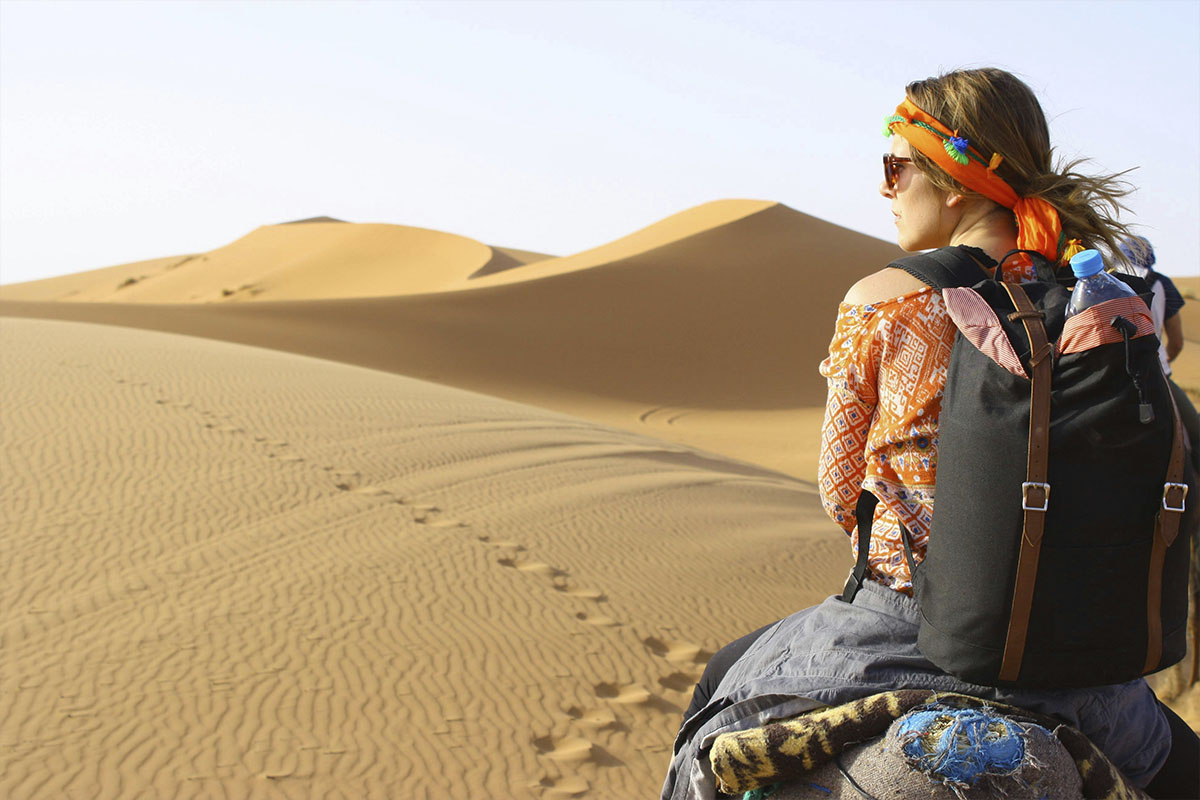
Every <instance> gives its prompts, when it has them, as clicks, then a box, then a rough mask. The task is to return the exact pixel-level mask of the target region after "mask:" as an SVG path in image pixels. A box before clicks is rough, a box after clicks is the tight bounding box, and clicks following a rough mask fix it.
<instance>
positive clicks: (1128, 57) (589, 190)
mask: <svg viewBox="0 0 1200 800" xmlns="http://www.w3.org/2000/svg"><path fill="white" fill-rule="evenodd" d="M983 65H990V66H999V67H1003V68H1006V69H1009V70H1011V71H1013V72H1015V73H1017V74H1018V75H1020V76H1021V77H1022V78H1023V79H1024V80H1025V81H1026V82H1027V83H1029V85H1030V86H1031V87H1033V89H1034V90H1035V91H1036V92H1037V93H1038V95H1039V97H1040V98H1041V100H1042V104H1043V107H1044V108H1045V109H1046V112H1047V115H1048V116H1049V118H1050V124H1051V134H1052V137H1053V139H1054V142H1055V144H1056V146H1057V148H1058V152H1059V153H1060V154H1061V155H1063V156H1068V157H1074V156H1080V155H1082V156H1088V157H1091V158H1093V159H1094V161H1095V163H1094V164H1093V169H1094V170H1098V171H1099V170H1103V171H1110V172H1111V171H1118V170H1122V169H1127V168H1130V167H1138V169H1137V170H1136V171H1135V172H1134V173H1132V175H1131V176H1130V180H1131V181H1132V182H1133V183H1134V184H1135V185H1136V186H1137V187H1138V192H1137V194H1135V195H1134V196H1133V197H1132V198H1131V199H1130V201H1129V204H1130V206H1131V209H1132V212H1133V216H1132V217H1130V219H1131V221H1133V222H1136V223H1138V224H1140V225H1142V226H1143V232H1144V233H1145V234H1146V235H1147V236H1149V237H1150V239H1151V240H1152V242H1153V243H1154V245H1155V248H1156V250H1157V252H1158V265H1159V268H1160V269H1161V270H1162V271H1164V272H1166V273H1168V274H1174V275H1193V274H1200V2H1197V0H1172V1H1170V2H978V3H972V2H964V3H953V2H922V3H915V2H911V3H905V2H818V1H817V0H812V1H811V2H786V1H785V0H776V1H775V2H758V3H755V2H736V3H735V2H721V3H702V2H673V3H659V2H649V1H648V0H646V1H636V0H628V1H626V2H580V1H579V0H574V1H572V2H566V1H565V0H564V1H562V2H548V1H547V2H505V1H504V0H488V2H480V3H477V2H465V1H464V2H385V1H383V0H377V1H376V2H352V1H351V0H342V1H341V2H292V1H290V0H275V1H274V2H234V1H233V0H206V1H205V2H183V0H141V1H140V2H106V1H105V0H84V2H58V1H57V0H34V1H33V2H29V1H27V0H0V282H3V283H13V282H17V281H23V280H31V279H34V278H39V277H48V276H51V275H58V274H63V273H70V272H78V271H81V270H86V269H92V268H96V267H103V266H108V265H111V264H119V263H124V262H129V261H136V260H140V259H146V258H155V257H160V256H169V255H175V254H184V253H193V252H200V251H204V250H210V249H213V248H215V247H219V246H221V245H224V244H226V243H228V242H230V241H232V240H234V239H236V238H238V237H239V236H242V235H244V234H246V233H248V232H250V231H251V230H253V229H254V228H255V227H257V226H259V225H263V224H270V223H276V222H284V221H288V220H293V219H299V218H304V217H311V216H317V215H330V216H333V217H337V218H340V219H345V220H348V221H352V222H388V223H396V224H402V225H416V226H420V227H426V228H433V229H437V230H441V231H447V232H451V233H457V234H461V235H464V236H469V237H471V238H474V239H478V240H480V241H482V242H485V243H487V244H492V245H500V246H508V247H517V248H523V249H528V250H536V251H540V252H545V253H550V254H554V255H566V254H569V253H572V252H577V251H579V250H583V249H586V248H589V247H594V246H596V245H599V244H603V243H604V242H607V241H610V240H612V239H614V238H617V237H620V236H623V235H625V234H627V233H630V232H632V231H633V230H636V229H637V228H641V227H644V226H646V225H649V224H651V223H653V222H655V221H656V220H658V219H661V218H663V217H665V216H668V215H670V214H674V213H676V212H679V211H682V210H684V209H686V208H688V207H691V206H694V205H698V204H700V203H704V202H707V201H710V200H716V199H720V198H727V197H743V198H755V199H764V200H775V201H779V202H782V203H785V204H787V205H789V206H791V207H792V208H795V209H797V210H799V211H803V212H805V213H808V214H812V215H814V216H817V217H821V218H823V219H826V220H829V221H831V222H834V223H837V224H839V225H843V226H846V227H848V228H852V229H855V230H858V231H862V232H864V233H868V234H871V235H874V236H878V237H880V238H885V239H889V240H891V239H893V236H894V227H893V225H892V215H891V214H890V213H889V211H888V203H887V202H886V201H885V200H884V199H882V198H881V197H880V196H879V195H878V186H879V180H880V175H881V169H880V157H879V154H880V153H882V152H884V151H885V150H886V149H887V146H888V143H887V140H886V139H885V138H884V137H883V136H882V135H881V133H880V131H881V128H882V121H883V118H884V116H885V115H887V114H889V113H891V112H892V110H893V109H894V108H895V106H896V104H897V103H898V102H900V100H901V99H902V98H903V93H904V85H905V84H906V83H908V82H909V81H912V80H915V79H919V78H925V77H929V76H931V75H935V74H937V73H939V72H941V71H944V70H948V69H953V68H956V67H968V66H983ZM880 266H882V265H880ZM829 269H832V270H836V269H837V265H836V264H830V265H829Z"/></svg>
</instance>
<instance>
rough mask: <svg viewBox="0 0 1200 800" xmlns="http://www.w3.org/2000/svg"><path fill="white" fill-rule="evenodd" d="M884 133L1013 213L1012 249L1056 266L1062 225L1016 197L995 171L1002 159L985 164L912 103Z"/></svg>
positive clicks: (1042, 204) (1044, 209)
mask: <svg viewBox="0 0 1200 800" xmlns="http://www.w3.org/2000/svg"><path fill="white" fill-rule="evenodd" d="M885 125H886V127H885V129H884V133H885V135H887V136H891V135H892V134H893V133H898V134H900V135H901V136H903V137H904V138H905V139H907V140H908V143H909V144H911V145H912V146H913V147H914V148H916V149H917V150H920V151H921V152H922V153H923V154H924V155H926V156H928V157H929V158H930V159H931V160H932V161H933V162H934V163H935V164H937V165H938V166H939V167H941V168H942V169H944V170H945V171H946V173H947V174H948V175H950V177H952V178H954V180H956V181H958V182H959V183H961V184H962V185H963V186H965V187H967V188H968V189H970V190H971V191H974V192H979V193H980V194H981V195H983V196H984V197H986V198H987V199H989V200H992V201H994V202H996V203H999V204H1000V205H1002V206H1004V207H1005V208H1009V209H1012V212H1013V215H1014V216H1016V218H1017V247H1018V248H1020V249H1021V250H1035V251H1037V252H1039V253H1041V254H1042V255H1044V256H1045V257H1046V258H1047V259H1049V260H1050V262H1051V263H1055V262H1057V261H1058V260H1059V251H1060V247H1061V246H1062V223H1061V222H1059V219H1058V212H1057V211H1056V210H1055V209H1054V206H1052V205H1050V204H1049V203H1047V202H1046V201H1045V200H1043V199H1041V198H1040V197H1020V196H1018V195H1017V193H1016V192H1015V191H1014V190H1013V188H1012V187H1011V186H1009V185H1008V184H1007V183H1006V182H1005V181H1004V179H1003V178H1001V177H1000V176H999V175H997V174H996V167H998V166H1000V162H1001V161H1003V160H1004V157H1003V156H1001V155H1000V154H999V153H995V154H993V155H992V157H991V158H990V159H985V158H984V157H983V156H981V155H980V154H979V153H978V151H976V150H974V149H973V148H972V147H971V146H970V142H968V141H967V140H966V139H964V138H961V137H959V135H958V131H952V130H950V129H949V128H947V127H946V126H945V125H943V124H942V123H940V122H938V121H937V120H936V119H934V118H933V117H932V116H930V115H929V114H927V113H925V112H924V111H922V110H921V109H920V108H918V107H917V106H916V104H915V103H913V102H912V101H911V100H908V99H905V101H904V102H903V103H901V104H900V105H898V106H896V113H895V114H893V115H892V116H890V117H888V118H887V119H886V120H885ZM1082 249H1083V248H1082V247H1081V246H1079V245H1078V244H1076V243H1075V241H1074V240H1072V241H1071V246H1070V248H1069V249H1068V250H1067V252H1066V253H1063V254H1062V258H1063V259H1068V258H1070V256H1071V255H1074V253H1075V252H1079V251H1080V250H1082Z"/></svg>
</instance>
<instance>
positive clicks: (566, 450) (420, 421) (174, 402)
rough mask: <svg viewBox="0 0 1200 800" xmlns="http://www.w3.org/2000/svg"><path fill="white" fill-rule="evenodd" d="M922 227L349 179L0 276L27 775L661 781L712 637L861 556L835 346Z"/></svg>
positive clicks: (581, 787) (392, 782)
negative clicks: (826, 497) (634, 227)
mask: <svg viewBox="0 0 1200 800" xmlns="http://www.w3.org/2000/svg"><path fill="white" fill-rule="evenodd" d="M529 244H536V243H529ZM899 254H900V251H899V250H898V248H897V247H896V246H895V245H894V244H893V243H891V242H885V241H881V240H878V239H874V238H871V237H868V236H865V235H863V234H860V233H856V232H854V231H850V230H847V229H845V228H841V227H838V226H836V225H833V224H830V223H828V222H825V221H822V220H820V219H817V218H815V217H812V216H809V215H807V214H804V213H802V212H800V211H796V210H794V209H792V208H789V207H787V206H784V205H781V204H778V203H773V202H767V201H753V200H720V201H716V202H712V203H708V204H705V205H702V206H699V207H696V208H692V209H688V210H685V211H682V212H681V213H679V214H676V215H674V216H672V217H669V218H667V219H664V220H661V221H659V222H655V223H653V224H651V225H649V226H648V227H646V228H643V229H641V230H639V231H636V232H634V233H631V234H630V235H628V236H626V237H624V238H621V239H618V240H616V241H613V242H611V243H609V244H606V245H603V246H601V247H597V248H595V249H592V250H587V251H584V252H580V253H576V254H571V255H566V256H551V255H548V254H544V253H539V252H534V251H528V250H520V249H514V248H507V247H499V246H492V245H487V244H484V243H481V242H478V241H476V240H474V239H470V238H467V237H466V236H461V235H456V234H451V233H445V232H440V231H432V230H426V229H421V228H414V227H407V226H403V225H393V224H368V223H352V222H343V221H339V220H337V219H334V218H331V217H319V218H314V219H311V220H300V221H298V222H293V223H286V224H277V225H266V226H264V227H261V228H258V229H257V230H254V231H252V232H250V233H248V234H247V235H246V236H244V237H243V238H241V239H239V240H237V241H235V242H232V243H230V244H228V245H226V246H224V247H221V248H218V249H216V250H212V251H209V252H206V253H196V254H180V255H175V256H170V257H164V258H160V259H155V260H152V261H142V262H137V263H133V264H123V265H118V266H111V267H106V268H103V269H97V270H92V271H87V272H79V273H76V274H71V275H66V276H63V277H58V278H50V279H46V280H40V281H35V282H31V283H25V284H14V285H6V286H0V378H2V380H0V407H2V409H3V411H2V413H0V423H2V424H0V445H2V446H0V486H2V487H3V489H2V493H0V510H2V514H3V516H2V532H0V541H3V543H4V549H3V555H4V559H3V561H4V564H5V566H4V570H5V572H4V575H5V579H4V581H3V583H2V585H0V593H2V595H0V597H2V599H0V607H2V608H3V609H4V613H3V617H2V618H0V625H2V634H0V637H2V638H0V653H2V655H0V663H2V669H0V703H2V707H3V708H4V713H3V714H2V715H0V795H3V796H4V797H9V798H89V799H90V798H130V797H179V798H251V797H253V798H274V797H283V798H309V797H312V798H317V797H319V798H347V799H350V798H364V797H372V798H374V797H379V798H447V797H450V798H468V797H489V798H509V797H512V798H566V797H587V798H602V799H604V800H608V798H639V797H654V796H657V793H658V790H659V787H660V785H661V782H662V778H663V776H664V774H665V771H666V768H667V764H668V761H669V756H670V752H671V745H672V741H673V738H674V734H675V731H676V729H677V727H678V723H679V717H680V714H681V713H682V711H683V708H684V707H685V706H686V704H687V701H688V698H689V697H690V694H691V688H692V685H693V684H694V682H695V680H696V679H697V678H698V677H699V675H700V673H701V671H702V669H703V667H704V664H705V662H706V660H707V659H708V657H709V656H710V655H711V654H712V652H713V651H715V650H716V649H717V648H718V647H720V646H721V645H722V644H724V643H725V642H727V641H729V640H731V639H733V638H736V637H737V636H740V635H741V634H743V633H746V632H748V631H750V630H752V629H754V628H757V627H759V626H761V625H763V624H766V623H768V622H771V621H773V620H775V619H778V618H780V617H782V616H784V615H786V614H788V613H790V612H792V611H794V610H797V609H799V608H803V607H805V606H808V605H812V604H814V603H816V602H819V601H820V600H821V599H823V598H824V597H825V596H827V595H829V594H831V593H833V592H835V591H838V590H840V588H841V584H842V583H843V581H844V579H845V575H846V573H847V571H848V570H849V568H850V566H851V561H850V546H849V544H848V542H847V541H846V537H845V536H844V534H842V533H841V531H840V529H839V528H837V527H836V526H835V525H834V524H833V523H832V522H830V521H829V520H828V519H827V518H826V517H825V515H824V514H823V512H822V510H821V507H820V503H819V501H818V498H817V495H816V491H815V487H814V484H813V481H814V478H815V472H816V458H817V449H818V443H819V426H820V422H821V416H822V406H823V401H824V394H825V387H824V381H823V379H822V378H821V377H820V375H819V374H818V372H817V365H818V363H819V362H820V360H821V359H822V358H823V356H824V354H825V350H826V347H827V345H828V342H829V337H830V335H831V333H832V327H833V321H834V316H835V312H836V309H837V304H838V301H839V300H840V299H841V297H842V295H843V294H844V293H845V291H846V289H847V288H848V287H849V286H850V285H851V284H853V283H854V282H855V281H856V280H857V279H859V278H860V277H862V276H864V275H866V274H868V273H870V272H873V271H874V270H876V269H878V268H880V267H881V266H883V265H884V264H886V263H887V262H888V261H889V260H891V259H892V258H894V257H896V256H897V255H899ZM1177 284H1178V285H1179V286H1180V288H1181V289H1182V290H1184V292H1185V294H1188V295H1189V296H1191V297H1195V292H1196V290H1197V289H1200V278H1197V279H1187V280H1177ZM1182 313H1183V315H1184V330H1185V334H1186V335H1187V336H1188V337H1189V346H1187V347H1185V349H1184V351H1183V353H1182V355H1181V356H1180V357H1179V359H1177V361H1176V362H1175V377H1176V380H1177V382H1179V383H1180V384H1181V385H1182V386H1184V388H1186V389H1188V390H1189V392H1190V393H1191V394H1192V395H1193V397H1200V300H1193V301H1191V302H1189V303H1188V305H1187V306H1186V307H1185V309H1184V311H1183V312H1182ZM1155 685H1156V689H1157V690H1158V691H1159V693H1160V696H1161V697H1163V698H1164V699H1166V700H1167V701H1168V702H1169V703H1170V704H1171V705H1172V707H1174V708H1175V709H1176V710H1177V711H1178V712H1179V713H1180V714H1181V715H1183V716H1184V717H1185V718H1186V719H1187V720H1188V721H1189V723H1190V724H1192V725H1193V726H1194V727H1197V728H1198V729H1200V694H1198V693H1197V691H1196V689H1194V688H1193V689H1192V690H1190V691H1184V690H1183V689H1182V683H1181V680H1180V676H1179V674H1178V673H1177V672H1169V673H1165V674H1163V675H1160V676H1156V677H1155Z"/></svg>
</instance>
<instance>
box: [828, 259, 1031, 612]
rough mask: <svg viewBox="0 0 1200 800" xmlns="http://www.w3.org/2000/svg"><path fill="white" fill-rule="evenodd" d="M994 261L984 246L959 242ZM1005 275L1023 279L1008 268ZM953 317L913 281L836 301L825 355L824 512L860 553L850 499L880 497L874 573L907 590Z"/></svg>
mask: <svg viewBox="0 0 1200 800" xmlns="http://www.w3.org/2000/svg"><path fill="white" fill-rule="evenodd" d="M966 249H968V250H969V251H970V252H971V254H972V255H974V256H975V257H976V259H977V260H979V261H981V262H982V265H985V266H987V267H988V268H990V269H993V270H994V268H995V262H994V261H993V260H991V259H990V258H988V257H987V256H986V255H985V254H984V253H983V251H981V250H978V249H976V248H966ZM1005 271H1006V275H1005V277H1006V278H1007V279H1009V280H1012V279H1017V280H1029V279H1032V277H1033V275H1032V273H1030V274H1017V273H1015V272H1014V271H1013V270H1010V269H1009V268H1007V267H1006V270H1005ZM955 331H956V329H955V326H954V323H953V322H952V321H951V320H950V317H949V316H948V315H947V313H946V308H945V305H944V303H943V301H942V294H941V292H939V291H936V290H934V289H931V288H924V289H919V290H916V291H913V292H909V293H907V294H903V295H901V296H899V297H894V298H891V299H888V300H883V301H881V302H878V303H865V304H862V305H851V304H848V303H842V304H841V305H840V306H839V307H838V316H837V323H836V325H835V327H834V333H833V340H832V342H831V343H830V345H829V356H828V357H827V358H826V359H825V360H824V361H823V362H821V367H820V369H821V374H822V375H823V376H825V379H826V381H827V382H828V396H827V399H826V404H825V421H824V426H823V429H822V437H821V453H820V459H819V462H818V486H819V491H820V496H821V503H822V505H823V506H824V508H825V512H826V513H827V514H828V515H829V516H830V517H831V518H832V519H833V520H834V521H835V522H837V523H838V524H839V525H840V526H841V527H842V528H843V529H844V530H845V531H846V532H847V533H849V534H852V535H851V537H850V539H851V548H852V550H853V551H854V554H855V556H856V557H857V549H858V545H857V541H858V537H857V535H856V534H855V533H854V532H855V528H856V520H855V517H854V506H855V504H856V503H857V502H858V496H859V493H860V490H862V489H866V490H870V491H871V492H872V493H874V494H875V496H876V497H878V498H879V505H878V506H877V507H876V509H875V521H874V524H873V526H872V531H871V545H870V553H869V555H868V564H869V566H870V575H871V578H872V579H873V580H875V581H877V582H878V583H881V584H883V585H884V586H889V587H891V588H892V589H895V590H897V591H900V592H903V593H905V594H911V593H912V576H911V575H910V574H909V569H908V563H907V561H906V560H905V557H904V545H903V542H902V541H901V534H900V525H899V523H900V522H901V521H903V523H904V525H905V527H907V528H908V531H909V533H910V535H911V541H912V547H913V557H914V559H915V560H916V561H917V562H918V563H919V562H920V561H921V560H922V559H923V558H924V557H925V546H926V543H927V542H928V540H929V526H930V522H931V521H932V519H933V506H934V484H935V481H936V477H937V448H938V415H939V413H940V412H941V400H942V393H943V391H944V389H945V386H946V368H947V366H948V365H949V363H950V349H951V347H952V346H953V344H954V335H955Z"/></svg>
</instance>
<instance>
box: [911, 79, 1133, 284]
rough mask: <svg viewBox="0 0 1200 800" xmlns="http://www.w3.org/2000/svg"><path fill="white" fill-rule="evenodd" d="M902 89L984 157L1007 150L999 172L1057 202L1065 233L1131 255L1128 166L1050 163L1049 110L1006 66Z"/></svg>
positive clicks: (934, 173)
mask: <svg viewBox="0 0 1200 800" xmlns="http://www.w3.org/2000/svg"><path fill="white" fill-rule="evenodd" d="M905 91H906V93H907V95H908V98H909V99H910V100H911V101H912V102H914V103H916V104H917V106H919V107H920V108H921V109H922V110H924V111H925V112H926V113H928V114H930V115H932V116H934V117H936V118H937V119H938V120H939V121H940V122H941V123H942V124H943V125H945V126H946V127H948V128H950V129H951V130H953V131H957V135H959V136H963V137H965V138H966V139H968V140H969V141H970V143H971V146H972V148H974V149H976V150H978V151H979V152H980V153H981V154H983V156H984V158H989V157H990V156H991V155H992V154H993V153H999V154H1000V155H1001V156H1003V157H1004V160H1003V161H1002V162H1001V164H1000V166H999V167H998V168H997V169H996V174H997V175H999V176H1000V177H1001V178H1003V179H1004V180H1005V182H1006V183H1008V185H1009V186H1011V187H1012V188H1013V190H1014V191H1016V193H1017V194H1018V195H1020V196H1021V197H1040V198H1042V199H1043V200H1045V201H1046V202H1048V203H1050V205H1052V206H1054V208H1055V210H1057V211H1058V216H1059V220H1060V221H1061V222H1062V227H1063V233H1064V234H1065V238H1066V239H1078V240H1079V241H1080V242H1081V243H1082V245H1083V246H1084V247H1085V248H1089V249H1102V250H1105V251H1106V252H1107V254H1108V255H1109V256H1110V257H1112V258H1113V259H1114V260H1116V261H1120V262H1126V261H1127V259H1126V257H1125V255H1124V253H1122V252H1121V250H1120V248H1119V245H1120V242H1121V241H1123V240H1125V239H1126V238H1128V237H1129V236H1131V235H1132V233H1131V231H1130V230H1129V229H1128V228H1127V227H1126V226H1125V225H1124V224H1123V223H1121V222H1120V220H1119V219H1118V217H1119V216H1120V213H1121V211H1122V210H1127V209H1126V207H1125V205H1124V204H1123V203H1122V202H1121V199H1122V198H1123V197H1125V196H1126V195H1128V194H1129V193H1130V192H1132V191H1133V189H1134V187H1133V186H1132V185H1130V184H1129V183H1128V182H1127V181H1125V180H1123V179H1122V178H1123V176H1125V175H1126V174H1127V173H1128V170H1126V171H1125V172H1120V173H1117V174H1115V175H1086V174H1084V173H1081V172H1078V171H1077V170H1078V168H1079V167H1080V166H1081V165H1083V164H1085V163H1087V159H1077V160H1074V161H1070V162H1066V163H1062V164H1059V165H1055V164H1053V163H1052V162H1053V161H1054V151H1053V148H1052V147H1051V146H1050V129H1049V126H1048V125H1047V124H1046V115H1045V113H1044V112H1043V111H1042V106H1041V104H1040V103H1039V102H1038V99H1037V97H1036V96H1035V95H1034V93H1033V90H1031V89H1030V88H1029V87H1028V86H1026V85H1025V83H1024V82H1023V81H1021V80H1020V79H1019V78H1017V77H1016V76H1015V75H1013V74H1011V73H1009V72H1006V71H1004V70H1002V69H995V68H984V69H968V70H955V71H954V72H948V73H946V74H944V75H940V76H938V77H936V78H928V79H926V80H923V81H915V82H914V83H910V84H909V85H908V86H907V87H906V89H905ZM912 159H913V163H914V164H915V165H916V166H917V168H918V169H920V170H921V171H922V172H923V173H925V175H926V176H927V177H928V178H929V180H930V182H931V183H933V185H934V186H936V187H938V188H939V189H942V190H943V191H947V192H955V193H957V194H962V195H965V196H968V197H979V196H980V195H979V194H978V193H977V192H973V191H971V190H969V189H967V188H966V187H964V186H962V185H961V184H959V183H958V182H957V181H955V180H954V179H953V178H951V177H950V176H949V175H948V174H946V172H945V171H943V170H942V169H941V168H940V167H939V166H937V164H935V163H934V162H933V161H932V160H931V159H929V158H928V157H927V156H925V155H924V154H922V153H920V152H919V151H917V150H915V149H914V150H913V152H912Z"/></svg>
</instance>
